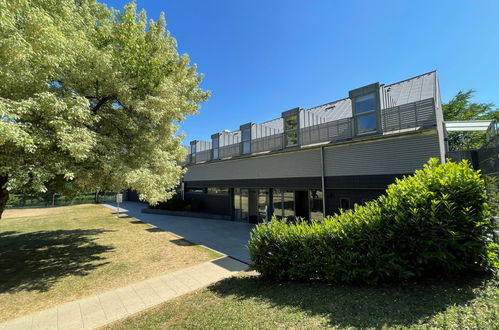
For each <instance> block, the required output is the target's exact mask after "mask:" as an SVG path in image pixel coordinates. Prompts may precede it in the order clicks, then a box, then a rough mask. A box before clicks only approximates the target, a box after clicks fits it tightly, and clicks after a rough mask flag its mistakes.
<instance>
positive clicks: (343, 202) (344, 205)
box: [340, 198, 350, 210]
mask: <svg viewBox="0 0 499 330" xmlns="http://www.w3.org/2000/svg"><path fill="white" fill-rule="evenodd" d="M340 209H343V210H349V209H350V200H349V199H348V198H340Z"/></svg>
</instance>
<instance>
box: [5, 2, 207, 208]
mask: <svg viewBox="0 0 499 330" xmlns="http://www.w3.org/2000/svg"><path fill="white" fill-rule="evenodd" d="M0 18H1V19H0V81H1V82H2V83H1V84H0V178H2V177H3V178H8V182H7V184H6V188H7V189H8V190H9V191H16V192H19V193H26V194H38V193H45V192H61V193H65V194H70V193H72V194H74V193H75V192H79V191H97V190H99V191H119V190H124V189H127V188H130V189H133V190H136V191H138V193H139V196H140V198H141V199H144V200H147V201H148V202H150V203H153V204H154V203H156V202H158V201H161V200H165V199H168V198H170V197H171V196H172V195H173V194H174V193H175V192H174V190H173V187H174V186H175V185H177V184H178V182H179V178H180V177H181V176H182V174H183V173H184V170H183V169H182V167H181V166H179V165H178V163H179V162H181V161H183V160H184V158H185V155H186V151H185V150H184V148H182V147H181V142H182V138H183V137H182V135H179V136H176V132H177V129H178V126H177V124H176V123H179V122H181V121H183V120H184V118H185V117H186V116H188V115H191V114H195V113H197V110H198V108H199V103H200V102H203V101H205V100H206V99H207V97H208V93H207V92H204V91H202V90H201V89H199V87H198V86H199V84H200V82H201V78H202V77H201V76H200V75H198V73H197V72H196V66H193V65H190V64H189V58H188V56H187V55H186V54H184V55H181V56H180V55H179V54H178V53H177V50H176V46H177V44H176V41H175V39H174V38H172V37H171V36H170V34H169V32H168V31H167V30H166V22H165V19H164V17H163V15H161V16H160V17H159V19H158V20H157V21H153V20H150V21H148V20H147V17H146V14H145V12H144V11H142V12H140V13H137V11H136V5H135V4H134V3H133V2H132V3H130V4H128V5H127V6H125V8H124V10H123V11H122V12H119V11H116V10H113V9H109V8H108V7H107V6H106V5H104V4H101V3H99V2H97V1H96V0H82V1H74V0H61V1H46V0H16V1H11V0H0ZM0 188H2V187H0Z"/></svg>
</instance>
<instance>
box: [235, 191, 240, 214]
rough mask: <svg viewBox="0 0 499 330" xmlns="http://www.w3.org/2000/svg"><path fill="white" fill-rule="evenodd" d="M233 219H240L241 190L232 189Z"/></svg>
mask: <svg viewBox="0 0 499 330" xmlns="http://www.w3.org/2000/svg"><path fill="white" fill-rule="evenodd" d="M234 217H235V218H236V219H241V189H240V188H234Z"/></svg>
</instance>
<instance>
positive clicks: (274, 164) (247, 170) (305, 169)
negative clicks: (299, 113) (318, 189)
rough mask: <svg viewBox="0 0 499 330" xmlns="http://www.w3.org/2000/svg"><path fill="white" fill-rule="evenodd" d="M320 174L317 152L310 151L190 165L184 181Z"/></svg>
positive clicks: (312, 175) (317, 150)
mask: <svg viewBox="0 0 499 330" xmlns="http://www.w3.org/2000/svg"><path fill="white" fill-rule="evenodd" d="M320 175H321V155H320V149H312V150H303V151H296V152H285V153H279V154H275V155H266V156H253V157H247V158H241V159H232V160H222V161H219V162H212V163H206V164H197V165H192V166H189V167H188V170H187V173H186V174H185V176H184V181H203V180H210V181H216V180H245V179H265V178H267V179H268V178H298V177H316V176H320Z"/></svg>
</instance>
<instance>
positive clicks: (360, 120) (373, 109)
mask: <svg viewBox="0 0 499 330" xmlns="http://www.w3.org/2000/svg"><path fill="white" fill-rule="evenodd" d="M354 104H355V105H354V108H355V114H354V117H355V130H356V133H357V134H364V133H370V132H374V131H376V130H377V126H378V125H377V105H376V95H375V94H374V93H371V94H367V95H363V96H359V97H356V98H355V100H354Z"/></svg>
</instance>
